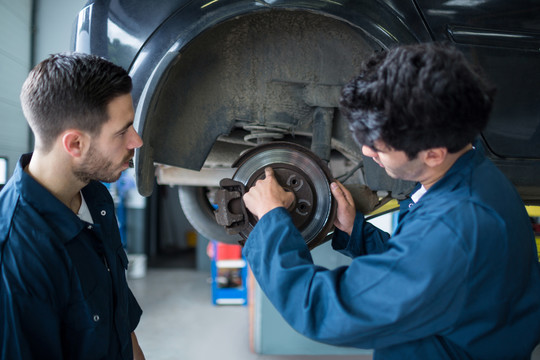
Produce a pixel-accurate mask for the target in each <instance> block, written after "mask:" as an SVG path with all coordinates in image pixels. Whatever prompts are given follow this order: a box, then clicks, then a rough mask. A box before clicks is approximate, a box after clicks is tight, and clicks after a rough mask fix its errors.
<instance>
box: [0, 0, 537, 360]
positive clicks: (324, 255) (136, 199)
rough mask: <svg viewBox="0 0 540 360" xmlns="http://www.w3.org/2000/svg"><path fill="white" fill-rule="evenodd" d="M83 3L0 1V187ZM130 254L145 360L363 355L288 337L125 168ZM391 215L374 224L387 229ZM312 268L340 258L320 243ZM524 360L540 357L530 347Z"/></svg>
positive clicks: (173, 192)
mask: <svg viewBox="0 0 540 360" xmlns="http://www.w3.org/2000/svg"><path fill="white" fill-rule="evenodd" d="M84 5H85V1H75V0H34V1H33V0H18V1H9V0H0V73H1V78H2V81H1V82H0V113H1V114H2V116H1V117H0V127H1V129H2V131H0V187H1V186H2V184H4V183H5V182H6V179H7V178H9V176H10V175H11V173H12V171H13V168H14V166H15V164H16V161H17V160H18V158H19V156H20V155H21V154H22V153H25V152H28V151H31V149H32V147H33V145H32V136H31V133H30V131H29V128H28V126H27V124H26V121H25V119H24V116H23V114H22V110H21V108H20V103H19V92H20V88H21V86H22V83H23V82H24V80H25V78H26V75H27V73H28V71H29V70H30V69H31V68H32V67H33V66H34V65H35V64H37V63H38V62H40V61H41V60H43V59H44V58H46V57H47V56H48V55H49V54H52V53H57V52H64V51H69V50H70V48H71V42H72V39H71V36H72V29H73V26H74V21H75V18H76V15H77V14H78V12H79V11H80V10H81V9H82V8H83V7H84ZM109 189H110V191H111V193H112V194H113V196H114V198H115V200H116V204H117V212H118V218H119V223H120V228H121V232H122V236H123V241H124V242H125V245H126V249H127V252H128V255H129V257H130V262H131V265H130V269H129V270H128V278H129V282H130V287H131V288H132V290H133V292H134V294H135V296H136V297H137V299H138V300H139V302H140V304H141V306H142V308H143V310H144V314H143V317H142V320H141V323H140V324H139V327H138V328H137V329H136V333H137V336H138V338H139V342H140V344H141V347H142V349H143V351H144V352H145V355H146V358H147V359H149V360H153V359H157V360H159V359H163V360H165V359H188V360H190V359H225V360H226V359H239V360H242V359H282V360H287V359H296V360H302V359H319V360H325V359H343V360H345V359H370V358H371V355H370V354H371V351H367V350H358V349H349V348H338V347H333V346H327V345H323V344H320V343H316V342H313V341H311V340H308V339H306V338H304V337H303V336H301V335H299V334H297V333H296V332H294V331H293V330H292V329H291V328H290V327H289V326H288V325H287V324H286V323H285V322H284V321H283V320H282V318H281V317H280V316H279V314H277V312H276V311H275V310H274V309H273V307H272V306H271V304H270V303H269V302H268V300H267V298H266V297H265V296H264V294H262V292H261V291H260V289H259V288H258V286H257V284H256V283H255V281H254V280H253V279H251V278H250V277H249V276H248V274H247V273H248V271H247V268H246V265H245V262H244V261H243V259H242V258H241V255H240V253H239V250H238V249H237V248H234V247H230V246H225V245H222V244H218V243H215V242H212V241H209V240H208V239H206V238H204V237H203V236H201V235H200V234H198V233H196V232H195V230H194V229H193V228H192V227H191V225H190V224H189V223H188V222H187V220H186V219H185V217H184V215H183V212H182V210H181V208H180V204H179V202H178V189H177V188H175V187H170V186H157V185H156V189H155V190H156V191H154V193H155V194H159V196H154V197H152V198H148V199H147V198H143V197H141V196H140V195H138V193H137V191H136V189H135V184H134V178H133V173H132V172H129V171H128V172H126V174H125V175H124V176H123V177H122V178H121V179H120V180H119V181H118V182H117V183H115V184H111V185H110V186H109ZM393 222H394V219H393V217H392V215H388V216H384V217H381V218H379V219H377V225H378V226H380V227H382V228H385V229H387V230H388V231H391V229H392V226H393ZM313 256H314V259H315V261H316V262H317V263H319V264H321V265H324V266H327V267H335V266H339V265H343V264H347V262H348V259H346V258H344V257H342V256H341V255H339V254H336V253H334V252H332V251H331V250H330V249H329V246H328V244H326V245H324V246H321V247H318V248H316V249H315V250H314V251H313ZM533 359H540V354H538V351H537V352H536V353H535V355H533Z"/></svg>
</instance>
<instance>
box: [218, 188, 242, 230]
mask: <svg viewBox="0 0 540 360" xmlns="http://www.w3.org/2000/svg"><path fill="white" fill-rule="evenodd" d="M219 186H220V189H219V190H218V191H217V192H216V196H215V203H216V204H217V206H218V209H217V210H215V211H214V215H215V216H216V221H217V223H218V224H219V225H221V226H224V227H225V230H226V231H227V233H228V234H229V235H237V234H240V233H241V232H245V231H246V230H248V228H249V220H248V214H247V210H246V206H245V205H244V201H243V200H242V196H243V195H244V194H245V192H246V189H245V187H244V184H243V183H241V182H240V181H235V180H232V179H227V178H226V179H222V180H221V181H220V182H219ZM241 235H242V234H241Z"/></svg>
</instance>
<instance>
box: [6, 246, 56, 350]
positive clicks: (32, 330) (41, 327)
mask: <svg viewBox="0 0 540 360" xmlns="http://www.w3.org/2000/svg"><path fill="white" fill-rule="evenodd" d="M11 250H12V249H11V248H9V247H8V246H6V247H4V248H3V249H2V253H1V254H0V257H1V261H0V265H1V276H2V278H1V284H0V318H1V319H2V323H1V325H0V359H6V360H7V359H9V360H20V359H41V358H46V359H62V358H63V355H62V344H61V340H60V321H59V318H58V309H57V308H56V306H55V305H54V304H55V301H56V300H55V294H54V293H51V292H50V290H51V289H50V288H49V287H48V286H47V285H45V286H42V284H41V282H40V280H41V277H43V274H42V273H35V272H33V271H32V269H30V270H29V269H28V268H29V267H30V268H31V267H32V264H27V263H20V262H16V261H14V260H15V256H14V254H13V252H12V251H11ZM39 260H45V259H43V258H39ZM45 264H46V262H45V263H43V265H45ZM36 268H37V267H36ZM51 271H53V270H51ZM48 294H50V295H51V297H48Z"/></svg>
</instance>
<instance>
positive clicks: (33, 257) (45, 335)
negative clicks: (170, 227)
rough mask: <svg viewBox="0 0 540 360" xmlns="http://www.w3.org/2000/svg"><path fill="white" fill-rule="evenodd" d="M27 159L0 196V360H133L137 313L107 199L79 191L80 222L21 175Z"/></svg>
mask: <svg viewBox="0 0 540 360" xmlns="http://www.w3.org/2000/svg"><path fill="white" fill-rule="evenodd" d="M30 157H31V155H30V154H27V155H23V156H22V158H21V160H20V161H19V163H18V165H17V167H16V170H15V172H14V175H13V177H12V178H11V179H10V180H9V182H8V183H7V184H6V186H5V187H4V189H3V190H2V192H0V212H1V214H2V217H1V220H0V271H1V272H0V274H1V282H0V319H1V324H0V358H1V359H6V360H18V359H54V360H60V359H132V358H133V349H132V343H131V332H133V330H134V329H135V327H136V326H137V324H138V322H139V319H140V316H141V313H142V311H141V308H140V307H139V305H138V304H137V301H136V300H135V298H134V297H133V294H132V293H131V291H130V290H129V288H128V285H127V282H126V276H125V270H126V268H127V257H126V254H125V252H124V249H123V248H122V244H121V242H120V234H119V232H118V224H117V221H116V216H115V215H114V205H113V201H112V198H111V196H110V194H109V192H108V191H107V189H106V188H105V186H103V185H102V184H100V183H99V182H95V181H92V182H90V184H88V185H87V186H86V187H85V188H83V189H82V193H83V196H84V198H85V200H86V202H87V204H88V208H89V209H90V212H91V215H92V218H93V221H94V224H90V223H87V222H84V221H82V220H80V219H79V218H78V217H77V215H76V214H74V213H73V212H72V211H71V210H70V209H69V208H68V207H67V206H65V205H64V204H63V203H61V202H60V201H59V200H58V199H57V198H56V197H54V196H53V195H52V194H51V193H50V192H49V191H47V190H46V189H45V188H44V187H43V186H41V185H40V184H39V183H38V182H36V181H35V180H34V179H33V178H32V177H31V176H30V175H28V174H27V173H26V172H24V171H23V169H24V167H25V166H26V165H27V164H28V163H29V161H30Z"/></svg>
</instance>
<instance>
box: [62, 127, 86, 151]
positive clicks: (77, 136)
mask: <svg viewBox="0 0 540 360" xmlns="http://www.w3.org/2000/svg"><path fill="white" fill-rule="evenodd" d="M62 146H63V148H64V150H65V151H66V152H67V153H68V154H70V155H71V156H73V157H81V156H82V154H83V152H84V150H85V147H86V137H85V136H84V134H83V133H82V132H81V131H78V130H66V131H65V132H64V133H63V134H62Z"/></svg>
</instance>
